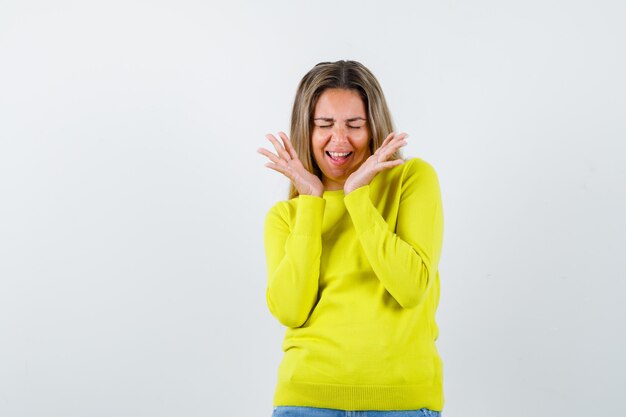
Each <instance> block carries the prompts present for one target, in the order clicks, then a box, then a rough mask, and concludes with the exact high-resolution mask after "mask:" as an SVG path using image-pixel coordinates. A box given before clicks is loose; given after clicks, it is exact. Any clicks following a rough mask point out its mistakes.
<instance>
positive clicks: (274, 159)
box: [256, 148, 280, 163]
mask: <svg viewBox="0 0 626 417" xmlns="http://www.w3.org/2000/svg"><path fill="white" fill-rule="evenodd" d="M256 151H257V152H258V153H260V154H262V155H265V156H267V157H268V158H269V159H270V160H271V161H272V162H275V163H279V162H280V158H278V157H277V156H276V155H274V154H273V153H271V152H270V151H268V150H267V149H265V148H259V149H257V150H256Z"/></svg>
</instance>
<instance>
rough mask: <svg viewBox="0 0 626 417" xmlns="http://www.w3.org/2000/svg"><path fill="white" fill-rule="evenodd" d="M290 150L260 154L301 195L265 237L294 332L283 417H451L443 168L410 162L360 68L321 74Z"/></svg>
mask: <svg viewBox="0 0 626 417" xmlns="http://www.w3.org/2000/svg"><path fill="white" fill-rule="evenodd" d="M279 136H280V139H281V140H280V141H279V140H278V139H277V138H276V137H275V136H274V135H272V134H268V135H267V136H266V137H267V139H268V140H269V141H270V142H271V144H272V145H273V146H274V149H275V150H276V153H273V152H270V151H268V150H267V149H265V148H259V149H258V150H257V152H259V153H261V154H262V155H265V156H266V157H267V158H269V160H270V162H267V163H266V164H265V166H267V167H268V168H270V169H272V170H275V171H277V172H279V173H281V174H283V175H285V176H286V177H287V178H289V180H290V181H291V185H290V187H291V188H290V193H289V199H288V200H285V201H280V202H278V203H276V204H275V205H274V206H273V207H272V208H271V209H270V210H269V212H268V214H267V217H266V220H265V223H264V244H265V252H266V261H267V274H268V276H267V290H266V301H267V306H268V308H269V311H270V312H271V314H272V315H273V316H274V317H275V318H276V319H277V320H278V321H279V322H280V323H281V324H283V325H284V326H285V327H286V332H285V337H284V340H283V343H282V349H283V351H284V355H283V358H282V361H281V363H280V366H279V369H278V382H277V385H276V389H275V394H274V400H273V407H274V410H273V414H272V417H287V416H289V417H292V416H293V417H296V416H297V417H300V416H306V417H339V416H357V415H358V416H360V417H374V416H376V417H399V416H404V417H409V416H415V417H417V416H440V415H441V410H442V409H443V404H444V395H443V364H442V361H441V358H440V356H439V354H438V351H437V348H436V345H435V342H436V340H437V337H438V335H439V329H438V326H437V324H436V321H435V313H436V310H437V306H438V303H439V272H438V263H439V258H440V254H441V247H442V242H443V208H442V203H441V194H440V189H439V181H438V177H437V174H436V172H435V170H434V168H433V167H432V166H431V165H430V164H429V163H428V162H426V161H425V160H423V159H420V158H408V159H403V158H402V157H401V154H400V148H401V147H402V146H404V145H406V143H407V137H408V135H407V134H405V133H399V134H398V133H395V132H394V129H393V123H392V119H391V115H390V113H389V110H388V108H387V104H386V101H385V98H384V95H383V92H382V89H381V87H380V85H379V83H378V81H377V80H376V78H375V77H374V75H373V74H372V73H371V72H370V71H369V70H368V69H367V68H366V67H365V66H363V65H362V64H360V63H358V62H355V61H337V62H332V63H331V62H322V63H320V64H317V65H316V66H315V67H313V68H312V69H311V70H310V71H309V72H308V73H307V74H306V75H305V76H304V78H303V79H302V80H301V82H300V84H299V86H298V90H297V93H296V98H295V102H294V106H293V112H292V117H291V132H290V138H289V137H288V136H287V135H286V134H285V133H283V132H280V134H279Z"/></svg>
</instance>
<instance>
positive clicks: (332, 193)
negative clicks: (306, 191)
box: [322, 188, 345, 197]
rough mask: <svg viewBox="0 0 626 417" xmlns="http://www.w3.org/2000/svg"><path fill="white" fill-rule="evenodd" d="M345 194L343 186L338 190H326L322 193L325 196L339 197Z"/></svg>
mask: <svg viewBox="0 0 626 417" xmlns="http://www.w3.org/2000/svg"><path fill="white" fill-rule="evenodd" d="M344 194H345V192H344V190H343V188H340V189H338V190H326V191H324V192H323V193H322V196H323V197H339V196H343V195H344Z"/></svg>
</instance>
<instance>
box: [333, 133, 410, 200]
mask: <svg viewBox="0 0 626 417" xmlns="http://www.w3.org/2000/svg"><path fill="white" fill-rule="evenodd" d="M408 136H409V135H408V134H406V133H404V132H403V133H400V134H398V135H396V134H395V132H391V133H390V134H389V136H387V138H386V139H385V140H384V141H383V143H382V145H380V148H378V149H376V151H375V152H374V154H373V155H370V157H369V158H367V159H366V160H365V162H363V163H362V164H361V166H360V167H359V168H358V169H357V170H356V171H354V172H353V173H352V174H350V176H349V177H348V178H347V179H346V182H345V183H344V184H343V190H344V194H345V195H348V193H350V192H352V191H354V190H356V189H357V188H359V187H362V186H364V185H367V184H369V183H370V182H371V181H372V179H373V178H374V177H375V176H376V174H378V173H379V172H380V171H383V170H385V169H387V168H392V167H395V166H398V165H402V164H403V163H404V160H403V159H396V160H393V161H387V159H388V158H389V157H390V156H391V155H393V154H394V152H396V151H397V150H398V149H399V148H400V147H401V146H404V145H406V143H407V142H406V140H405V138H407V137H408Z"/></svg>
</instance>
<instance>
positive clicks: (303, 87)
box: [289, 60, 402, 199]
mask: <svg viewBox="0 0 626 417" xmlns="http://www.w3.org/2000/svg"><path fill="white" fill-rule="evenodd" d="M328 88H343V89H348V90H355V91H356V92H358V93H359V95H360V96H361V98H362V99H363V103H364V104H365V109H366V111H367V124H368V125H369V128H370V133H371V135H372V136H371V138H370V141H369V148H370V153H371V154H373V153H374V152H375V151H376V150H377V149H378V148H379V147H380V146H381V145H382V143H383V141H384V140H385V138H386V137H387V136H388V135H389V134H390V133H391V132H393V130H394V128H393V120H392V118H391V113H390V112H389V108H388V107H387V102H386V101H385V96H384V94H383V90H382V88H381V87H380V84H379V83H378V80H377V79H376V77H374V74H372V72H371V71H370V70H369V69H367V68H366V67H365V66H364V65H363V64H361V63H359V62H356V61H345V60H341V61H337V62H320V63H319V64H317V65H315V66H314V67H313V68H312V69H311V70H310V71H309V72H308V73H307V74H306V75H305V76H304V77H303V78H302V80H301V81H300V84H299V85H298V90H297V92H296V97H295V100H294V103H293V110H292V112H291V132H290V136H289V139H290V141H291V143H292V145H293V147H294V149H295V150H296V153H297V154H298V158H299V159H300V161H301V162H302V165H303V166H304V167H305V168H306V169H307V170H308V171H309V172H311V173H313V174H315V175H316V176H317V177H318V178H319V179H320V181H321V180H322V171H321V170H320V168H319V166H318V165H317V163H316V162H315V158H314V157H313V151H312V149H311V132H312V131H313V115H314V112H315V105H316V104H317V100H318V99H319V97H320V96H321V95H322V93H323V92H324V90H326V89H328ZM400 158H402V155H401V153H400V149H398V150H397V151H396V152H395V153H394V154H393V155H392V156H391V157H390V158H389V159H388V160H389V161H392V160H395V159H400ZM297 196H298V190H296V187H294V185H293V183H292V184H291V185H290V189H289V199H291V198H294V197H297Z"/></svg>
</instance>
